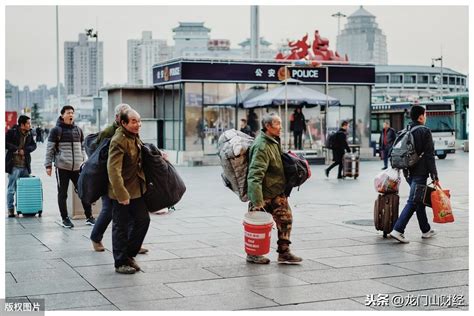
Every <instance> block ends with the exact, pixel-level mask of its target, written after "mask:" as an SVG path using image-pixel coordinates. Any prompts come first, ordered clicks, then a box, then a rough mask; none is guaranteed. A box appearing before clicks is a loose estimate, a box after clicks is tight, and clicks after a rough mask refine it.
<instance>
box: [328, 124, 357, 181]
mask: <svg viewBox="0 0 474 316" xmlns="http://www.w3.org/2000/svg"><path fill="white" fill-rule="evenodd" d="M348 128H349V122H348V121H343V122H342V124H341V128H340V129H339V130H338V131H337V132H336V135H334V137H335V139H334V144H333V149H332V156H333V161H334V163H333V164H332V165H330V166H329V167H328V168H327V169H325V170H324V172H325V174H326V177H329V171H331V169H332V168H334V167H335V166H337V165H339V169H338V170H337V178H338V179H342V168H343V167H344V164H343V161H342V160H343V158H344V151H347V152H348V153H349V152H351V149H350V148H349V144H348V143H347V130H348Z"/></svg>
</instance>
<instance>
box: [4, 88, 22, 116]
mask: <svg viewBox="0 0 474 316" xmlns="http://www.w3.org/2000/svg"><path fill="white" fill-rule="evenodd" d="M20 110H21V109H20V90H19V89H18V86H15V85H13V84H12V83H11V82H10V81H9V80H5V111H17V112H18V111H20Z"/></svg>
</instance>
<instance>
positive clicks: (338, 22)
mask: <svg viewBox="0 0 474 316" xmlns="http://www.w3.org/2000/svg"><path fill="white" fill-rule="evenodd" d="M331 16H332V17H333V18H337V35H338V36H339V35H341V18H345V17H347V15H345V14H344V13H341V12H337V13H334V14H333V15H331Z"/></svg>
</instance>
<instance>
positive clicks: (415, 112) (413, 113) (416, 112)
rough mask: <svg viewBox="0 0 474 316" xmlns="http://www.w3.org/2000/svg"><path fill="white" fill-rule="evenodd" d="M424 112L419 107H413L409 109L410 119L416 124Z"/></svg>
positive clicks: (423, 109) (422, 108)
mask: <svg viewBox="0 0 474 316" xmlns="http://www.w3.org/2000/svg"><path fill="white" fill-rule="evenodd" d="M425 112H426V110H425V108H424V107H422V106H421V105H413V106H412V107H411V109H410V118H411V120H412V121H413V122H417V121H418V118H419V117H420V115H423V114H425Z"/></svg>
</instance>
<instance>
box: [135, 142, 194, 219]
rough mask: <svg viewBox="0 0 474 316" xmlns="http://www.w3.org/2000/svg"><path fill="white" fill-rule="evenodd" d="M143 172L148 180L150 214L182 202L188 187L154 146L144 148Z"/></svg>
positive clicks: (146, 197)
mask: <svg viewBox="0 0 474 316" xmlns="http://www.w3.org/2000/svg"><path fill="white" fill-rule="evenodd" d="M142 162H143V171H144V172H145V178H146V190H147V191H146V192H145V194H144V196H143V197H144V199H145V204H146V206H147V208H148V211H149V212H156V211H159V210H161V209H163V208H165V207H171V206H173V205H175V204H176V203H178V202H179V200H181V197H182V196H183V194H184V192H185V191H186V186H185V185H184V182H183V180H182V179H181V177H180V176H179V174H178V172H177V171H176V169H175V168H174V166H173V165H172V164H171V163H170V162H169V161H168V160H166V159H165V158H163V156H162V154H161V151H160V150H159V149H158V148H157V147H156V146H155V145H153V144H144V145H143V147H142Z"/></svg>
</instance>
